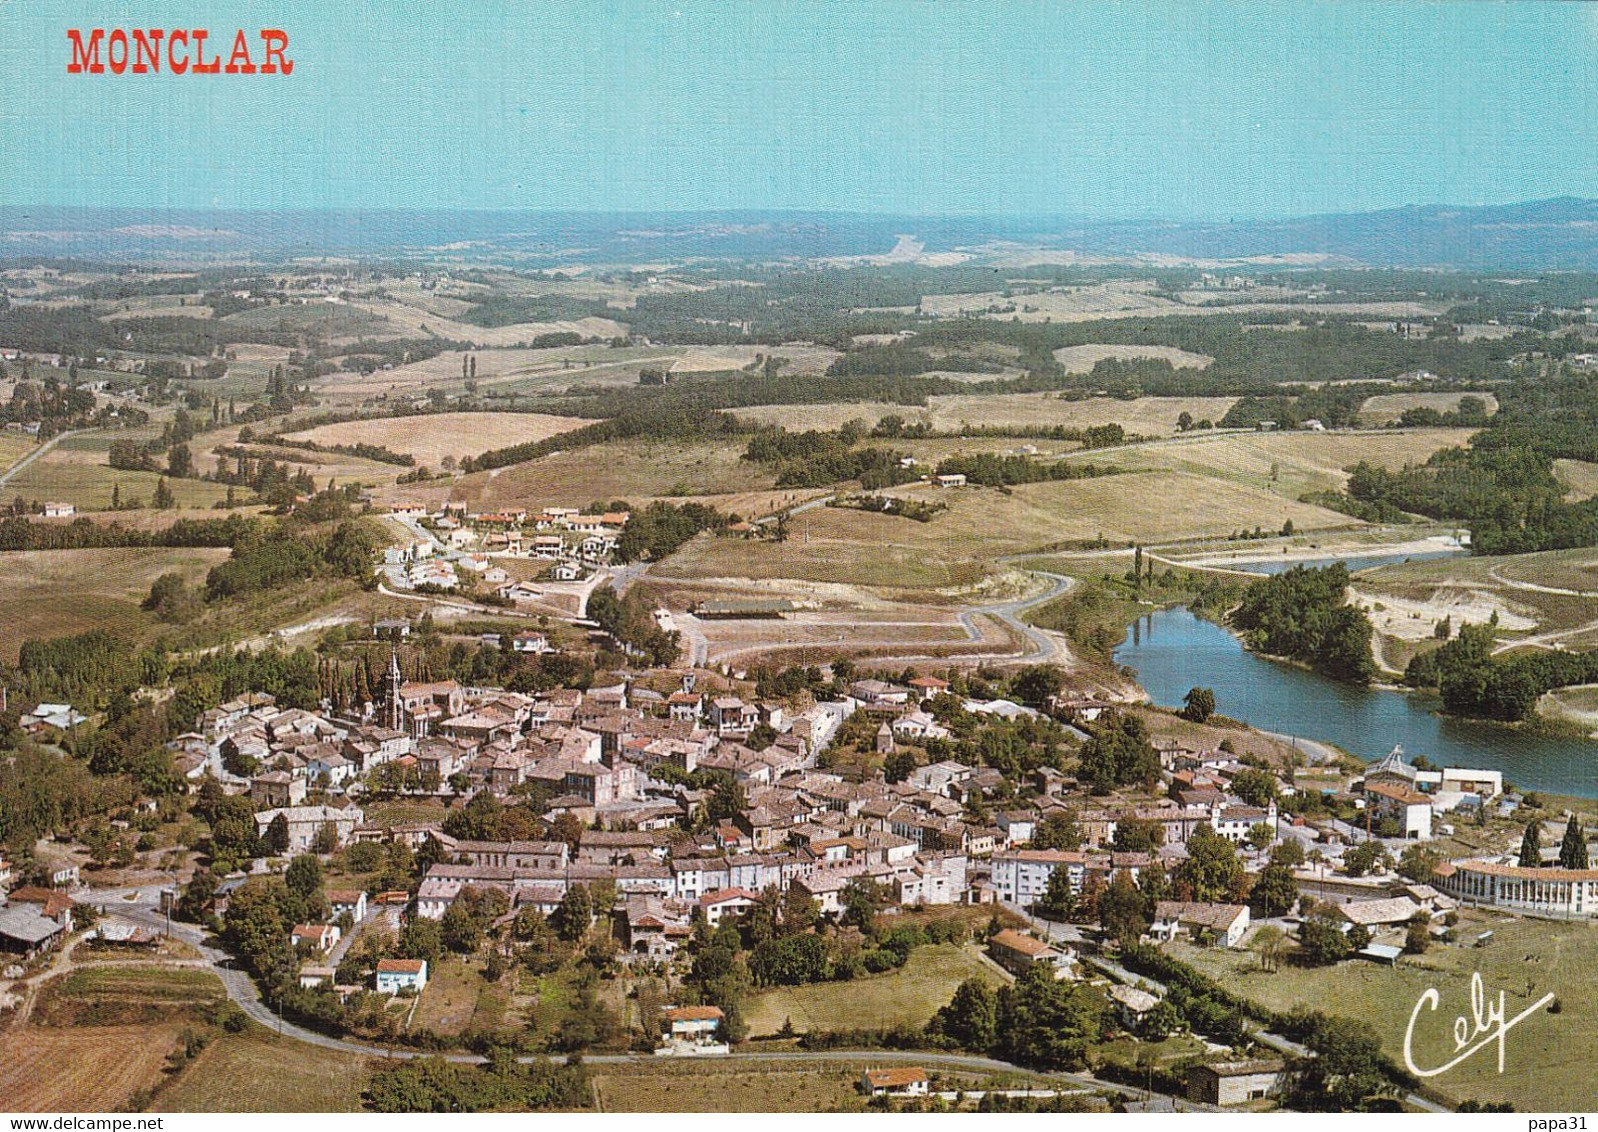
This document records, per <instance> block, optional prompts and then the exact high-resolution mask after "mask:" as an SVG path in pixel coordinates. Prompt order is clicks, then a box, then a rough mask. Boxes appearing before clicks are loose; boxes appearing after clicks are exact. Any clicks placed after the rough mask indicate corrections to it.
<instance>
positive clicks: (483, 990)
mask: <svg viewBox="0 0 1598 1132" xmlns="http://www.w3.org/2000/svg"><path fill="white" fill-rule="evenodd" d="M437 966H438V971H437V974H432V973H430V974H429V978H428V980H427V988H426V989H425V990H424V991H422V996H421V998H420V1000H418V1002H417V1004H416V1013H415V1014H414V1015H413V1016H412V1018H411V1028H412V1029H418V1030H433V1031H434V1032H436V1033H440V1034H460V1033H465V1032H466V1031H468V1030H471V1031H475V1032H482V1033H489V1032H492V1031H494V1030H496V1029H498V1028H499V1026H500V1024H501V1023H502V1022H503V1021H504V1016H505V1008H506V1004H507V1002H508V1001H509V998H510V992H509V990H508V989H507V986H508V980H507V984H506V986H501V985H497V984H494V983H490V982H488V981H487V980H486V979H484V978H483V972H482V967H481V965H480V964H476V963H472V962H468V961H467V960H464V959H456V958H451V959H446V960H444V961H443V962H441V963H439V964H438V965H437Z"/></svg>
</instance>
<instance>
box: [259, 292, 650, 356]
mask: <svg viewBox="0 0 1598 1132" xmlns="http://www.w3.org/2000/svg"><path fill="white" fill-rule="evenodd" d="M348 307H349V308H352V309H354V310H357V311H359V312H360V313H361V314H363V315H365V316H367V317H368V318H375V319H378V320H381V322H382V323H383V324H384V326H385V328H392V331H391V333H392V334H394V335H395V336H399V337H412V338H415V337H423V338H425V337H435V336H436V337H443V338H449V339H451V340H453V341H456V342H470V343H472V344H473V345H475V346H482V347H491V346H515V345H519V344H524V343H528V342H531V341H533V339H535V338H537V337H539V336H540V335H542V334H580V335H582V337H584V338H620V337H624V336H625V335H626V334H627V328H626V327H625V326H623V325H622V324H621V323H619V322H617V321H615V320H614V319H609V318H577V319H559V320H551V321H549V322H516V323H511V324H510V325H508V326H478V325H476V324H474V323H470V322H457V321H455V320H454V319H453V318H449V317H447V316H445V315H444V314H441V313H437V310H436V307H435V309H434V310H428V309H425V308H424V307H423V306H417V305H412V304H411V303H408V302H402V301H398V300H395V299H383V298H378V297H375V296H362V297H359V298H356V299H354V300H352V301H351V302H350V303H349V304H348ZM274 309H275V308H274ZM324 333H327V332H325V331H324ZM342 333H348V331H343V332H342ZM368 333H369V332H368Z"/></svg>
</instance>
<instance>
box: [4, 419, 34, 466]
mask: <svg viewBox="0 0 1598 1132" xmlns="http://www.w3.org/2000/svg"><path fill="white" fill-rule="evenodd" d="M38 446H39V442H38V441H37V440H35V439H34V438H33V437H31V436H29V435H28V434H27V433H24V432H12V431H10V430H9V429H7V430H4V431H0V472H3V471H5V470H6V469H7V468H9V467H10V466H11V465H12V464H15V463H16V462H17V461H18V460H20V459H22V458H23V457H24V456H26V455H27V454H28V453H29V452H32V451H33V450H34V449H35V448H37V447H38Z"/></svg>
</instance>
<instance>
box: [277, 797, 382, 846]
mask: <svg viewBox="0 0 1598 1132" xmlns="http://www.w3.org/2000/svg"><path fill="white" fill-rule="evenodd" d="M279 814H282V815H283V817H284V820H286V821H287V822H288V827H289V852H291V853H304V852H306V851H307V850H309V849H310V848H311V846H312V845H314V844H315V842H316V835H317V833H318V832H320V831H321V829H322V828H323V827H324V826H327V827H331V828H332V830H333V838H334V843H335V845H343V844H344V843H345V842H346V841H348V840H349V837H350V834H351V833H353V832H354V831H355V827H356V826H358V825H360V824H361V822H362V821H363V820H364V819H365V815H364V814H363V813H362V812H361V810H360V808H359V807H356V806H350V807H348V808H346V809H342V810H341V809H338V808H336V807H333V806H286V807H284V808H282V809H277V810H262V811H260V812H259V813H258V814H256V815H255V827H256V832H258V833H259V834H260V835H261V836H262V837H265V836H266V831H267V829H268V828H269V827H270V826H271V824H272V819H273V818H275V817H277V816H278V815H279Z"/></svg>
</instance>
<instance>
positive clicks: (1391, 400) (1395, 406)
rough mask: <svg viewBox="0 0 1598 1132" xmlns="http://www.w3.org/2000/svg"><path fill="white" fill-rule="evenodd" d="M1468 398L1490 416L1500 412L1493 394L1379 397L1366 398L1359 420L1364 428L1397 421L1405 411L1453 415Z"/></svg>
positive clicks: (1380, 394)
mask: <svg viewBox="0 0 1598 1132" xmlns="http://www.w3.org/2000/svg"><path fill="white" fill-rule="evenodd" d="M1466 397H1474V398H1476V400H1478V401H1481V402H1483V403H1484V404H1485V405H1486V406H1487V412H1488V414H1489V415H1491V414H1493V413H1496V412H1497V411H1498V398H1497V397H1494V396H1493V395H1492V394H1491V393H1379V394H1377V395H1376V396H1375V397H1369V398H1366V400H1365V403H1364V404H1363V405H1361V406H1360V409H1359V419H1360V423H1361V424H1373V425H1385V424H1389V423H1391V422H1393V421H1396V420H1398V418H1399V417H1400V416H1402V415H1403V413H1404V410H1406V409H1436V410H1437V411H1438V412H1439V413H1451V412H1453V411H1454V410H1455V409H1457V408H1459V403H1460V401H1462V400H1463V399H1465V398H1466Z"/></svg>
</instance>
